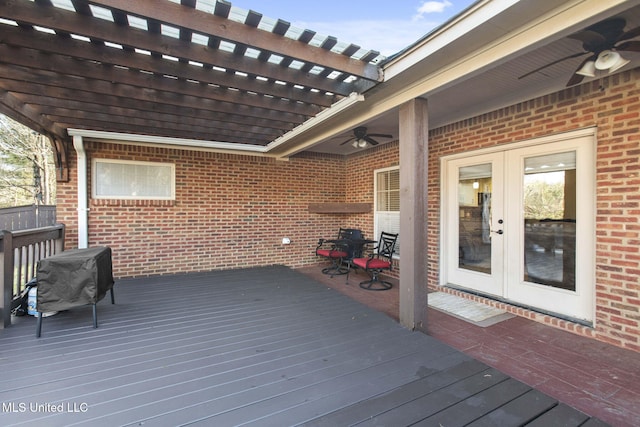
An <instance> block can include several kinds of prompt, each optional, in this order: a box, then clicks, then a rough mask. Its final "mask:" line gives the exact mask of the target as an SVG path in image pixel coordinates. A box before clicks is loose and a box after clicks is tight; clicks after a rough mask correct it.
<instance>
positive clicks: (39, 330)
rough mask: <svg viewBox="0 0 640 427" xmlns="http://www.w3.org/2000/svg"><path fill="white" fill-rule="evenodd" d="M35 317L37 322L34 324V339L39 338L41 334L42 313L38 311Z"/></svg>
mask: <svg viewBox="0 0 640 427" xmlns="http://www.w3.org/2000/svg"><path fill="white" fill-rule="evenodd" d="M36 317H37V318H38V322H37V324H36V338H40V335H41V334H42V313H40V312H39V311H38V314H36Z"/></svg>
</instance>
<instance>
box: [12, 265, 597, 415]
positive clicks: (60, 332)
mask: <svg viewBox="0 0 640 427" xmlns="http://www.w3.org/2000/svg"><path fill="white" fill-rule="evenodd" d="M115 297H116V304H115V305H111V304H109V303H108V301H102V302H101V303H100V304H98V321H99V328H98V329H93V328H92V325H91V322H92V321H91V318H92V315H91V308H90V307H89V306H87V307H81V308H77V309H73V310H70V311H67V312H63V313H59V314H57V315H55V316H52V317H49V318H46V319H44V322H43V331H42V338H40V339H37V338H35V319H34V318H33V317H30V316H28V317H22V318H17V319H15V324H14V325H13V326H12V327H10V328H8V329H5V330H2V331H0V369H1V370H2V377H1V378H0V402H1V403H2V411H1V412H0V425H3V426H9V425H27V424H29V425H33V424H34V423H40V424H41V425H46V426H56V425H59V426H63V425H64V426H66V425H72V424H73V425H91V426H96V425H105V426H116V425H145V426H149V425H152V426H155V425H161V426H167V425H184V424H200V425H216V426H233V425H241V424H254V425H273V426H284V425H299V424H308V425H328V426H341V425H352V424H359V425H360V424H361V425H389V426H402V425H413V424H416V425H435V426H438V425H446V426H453V425H474V426H482V425H501V426H509V425H524V424H527V423H529V425H541V426H549V425H567V426H569V425H576V426H577V425H591V426H595V425H604V423H602V422H600V421H599V420H597V419H589V417H588V416H586V415H584V414H583V413H581V412H579V411H577V410H575V409H572V408H570V407H568V406H566V405H563V404H559V403H558V402H557V401H556V400H555V399H553V398H550V397H549V396H547V395H545V394H543V393H541V392H539V391H537V390H535V389H532V388H531V387H529V386H527V385H525V384H524V383H521V382H519V381H516V380H514V379H512V378H510V377H509V376H507V375H505V374H503V373H501V372H499V371H497V370H495V369H493V368H490V367H489V366H487V365H485V364H483V363H481V362H479V361H477V360H474V359H472V358H471V357H469V356H466V355H464V354H463V353H461V352H459V351H457V350H454V349H453V348H452V347H449V346H448V345H446V344H444V343H442V342H440V341H438V340H436V339H434V338H432V337H429V336H427V335H425V334H422V333H417V332H411V331H408V330H406V329H403V328H402V327H400V326H399V325H398V324H397V323H396V322H394V321H393V320H392V319H390V318H389V317H388V316H386V315H384V314H383V313H380V312H377V311H375V310H373V309H371V308H369V307H367V306H365V305H363V304H361V303H359V302H356V301H354V300H352V299H350V298H348V297H346V296H345V295H343V294H341V293H339V292H336V291H335V290H333V289H330V288H327V287H326V286H323V285H321V284H320V283H319V282H317V281H315V280H313V279H312V278H309V277H307V276H305V275H303V274H301V273H300V272H296V271H294V270H291V269H288V268H285V267H267V268H255V269H246V270H234V271H218V272H211V273H202V274H189V275H181V276H164V277H155V278H144V279H130V280H119V281H118V282H117V283H116V287H115ZM585 423H586V424H585Z"/></svg>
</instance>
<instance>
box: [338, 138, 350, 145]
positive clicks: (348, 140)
mask: <svg viewBox="0 0 640 427" xmlns="http://www.w3.org/2000/svg"><path fill="white" fill-rule="evenodd" d="M351 141H353V138H349V139H347V140H346V141H345V142H341V143H340V145H344V144H346V143H347V142H351Z"/></svg>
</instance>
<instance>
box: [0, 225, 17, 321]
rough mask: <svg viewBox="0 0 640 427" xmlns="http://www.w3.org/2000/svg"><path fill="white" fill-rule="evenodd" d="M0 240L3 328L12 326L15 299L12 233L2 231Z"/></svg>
mask: <svg viewBox="0 0 640 427" xmlns="http://www.w3.org/2000/svg"><path fill="white" fill-rule="evenodd" d="M1 233H2V240H0V280H1V281H2V283H0V285H2V286H1V288H2V294H1V295H0V317H2V323H1V325H2V327H3V328H6V327H8V326H10V325H11V300H12V299H13V264H14V263H13V235H12V234H11V232H10V231H7V230H2V231H1Z"/></svg>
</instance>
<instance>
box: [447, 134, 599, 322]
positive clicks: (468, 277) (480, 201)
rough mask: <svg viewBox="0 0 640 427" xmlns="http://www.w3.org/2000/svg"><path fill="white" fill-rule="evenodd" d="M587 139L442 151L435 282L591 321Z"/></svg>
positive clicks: (590, 146)
mask: <svg viewBox="0 0 640 427" xmlns="http://www.w3.org/2000/svg"><path fill="white" fill-rule="evenodd" d="M594 140H595V138H594V135H593V132H592V131H590V132H585V131H581V132H575V133H572V134H569V135H564V136H563V137H562V138H558V137H555V138H554V139H550V138H549V139H543V140H539V141H534V142H527V143H526V144H519V145H514V146H513V147H510V148H509V149H502V150H500V151H496V150H494V151H491V152H485V153H480V154H477V155H468V156H456V157H453V158H447V159H445V160H443V191H442V194H443V211H442V213H443V216H442V218H443V221H442V234H441V235H442V236H443V237H442V243H443V258H442V260H443V262H442V264H443V265H442V275H441V277H442V278H443V284H448V285H454V286H457V287H461V288H466V289H469V290H471V291H474V292H478V293H481V294H486V295H488V296H495V297H498V298H499V299H504V300H507V301H511V302H514V303H517V304H519V305H524V306H527V307H531V308H533V309H537V310H540V311H543V312H549V313H552V314H557V315H561V316H563V317H568V318H572V319H575V320H579V321H583V322H587V323H589V322H592V321H593V313H594V294H595V291H594V281H595V271H594V256H595V255H594V254H595V248H594V245H595V244H594V241H595V228H594V227H595V220H594V218H595V201H594V200H595V191H594V188H595V184H594V183H595V176H594V154H593V153H594Z"/></svg>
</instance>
